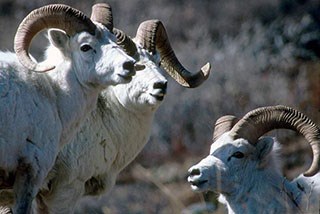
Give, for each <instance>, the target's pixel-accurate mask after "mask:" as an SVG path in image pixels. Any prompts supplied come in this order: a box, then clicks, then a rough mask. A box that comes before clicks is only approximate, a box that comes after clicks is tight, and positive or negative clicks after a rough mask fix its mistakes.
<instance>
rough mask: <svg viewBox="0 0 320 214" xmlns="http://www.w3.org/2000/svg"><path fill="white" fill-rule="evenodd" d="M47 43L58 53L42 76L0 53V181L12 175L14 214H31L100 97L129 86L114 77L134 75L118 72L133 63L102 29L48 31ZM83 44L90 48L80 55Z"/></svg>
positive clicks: (108, 33) (9, 54)
mask: <svg viewBox="0 0 320 214" xmlns="http://www.w3.org/2000/svg"><path fill="white" fill-rule="evenodd" d="M49 39H50V43H51V45H52V46H55V47H56V48H57V49H59V51H56V53H55V54H53V53H51V54H48V55H47V61H46V62H44V63H51V64H53V65H55V66H56V67H55V69H54V70H52V71H49V72H47V73H43V74H39V73H34V72H32V71H28V70H27V69H25V68H24V67H23V66H22V65H21V64H20V63H19V62H18V60H17V59H16V56H15V55H14V54H12V53H0V58H1V60H0V118H1V120H0V178H2V179H4V180H6V179H8V177H7V176H9V175H15V182H14V184H13V191H14V194H15V195H16V198H15V201H16V204H15V207H14V209H13V211H14V212H15V213H29V212H30V209H31V201H32V199H33V198H34V197H35V196H36V194H37V192H38V190H39V188H40V186H41V185H42V184H43V181H44V179H45V177H46V176H47V173H48V172H49V170H50V169H51V168H52V166H53V164H54V160H55V158H56V156H57V154H58V151H59V149H60V148H62V146H63V145H65V144H67V143H69V142H70V141H71V139H72V138H73V136H74V135H75V133H76V132H77V130H78V129H79V128H80V124H81V123H82V122H83V120H84V119H85V118H86V117H87V115H88V113H90V112H91V111H92V110H93V108H94V107H95V106H96V102H97V99H98V95H99V92H100V91H101V90H102V89H104V88H105V87H107V86H109V85H115V84H119V83H126V82H128V80H127V79H123V78H121V77H120V76H119V74H121V75H130V76H131V75H132V73H134V72H133V71H128V70H124V69H123V63H125V62H129V61H130V62H131V63H133V59H132V58H131V57H129V56H127V55H126V54H125V53H124V52H123V51H122V50H120V48H119V47H118V46H117V45H116V44H115V43H114V41H115V37H114V36H113V35H112V34H111V33H110V32H109V31H108V30H107V29H106V28H105V27H103V26H102V25H99V24H97V30H96V36H92V35H91V34H89V33H87V32H81V33H78V34H75V35H74V36H72V37H69V36H67V35H66V34H65V33H64V32H63V31H60V30H51V31H49ZM84 44H89V45H90V46H91V47H92V49H91V50H89V51H87V52H82V51H81V50H80V47H81V45H84ZM130 78H131V77H130ZM0 185H1V184H0Z"/></svg>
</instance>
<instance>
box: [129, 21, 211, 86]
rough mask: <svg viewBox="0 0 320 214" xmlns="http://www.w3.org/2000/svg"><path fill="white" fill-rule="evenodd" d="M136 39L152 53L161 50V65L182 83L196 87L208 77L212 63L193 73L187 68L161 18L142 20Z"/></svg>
mask: <svg viewBox="0 0 320 214" xmlns="http://www.w3.org/2000/svg"><path fill="white" fill-rule="evenodd" d="M135 38H136V41H137V42H138V43H139V44H140V45H141V46H142V47H143V48H145V49H147V50H148V51H150V52H151V53H152V54H154V53H155V51H156V50H158V51H159V53H160V57H161V61H160V65H161V66H162V67H163V68H164V69H165V70H166V72H168V73H169V74H170V76H171V77H172V78H173V79H175V80H176V81H177V82H178V83H179V84H180V85H182V86H184V87H188V88H195V87H197V86H199V85H201V84H202V83H203V82H204V81H205V80H206V79H207V78H208V77H209V73H210V69H211V65H210V63H207V64H206V65H204V66H203V67H202V68H201V70H200V71H198V72H196V73H191V72H190V71H188V70H186V69H185V68H184V67H183V66H182V64H181V63H180V62H179V60H178V59H177V57H176V55H175V53H174V51H173V50H172V48H171V45H170V42H169V39H168V36H167V33H166V30H165V28H164V26H163V24H162V22H161V21H159V20H148V21H145V22H142V23H141V24H140V26H139V28H138V30H137V34H136V37H135Z"/></svg>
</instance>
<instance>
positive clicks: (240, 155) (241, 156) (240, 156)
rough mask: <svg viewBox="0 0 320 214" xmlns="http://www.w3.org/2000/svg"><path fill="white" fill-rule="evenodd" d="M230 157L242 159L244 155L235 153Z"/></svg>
mask: <svg viewBox="0 0 320 214" xmlns="http://www.w3.org/2000/svg"><path fill="white" fill-rule="evenodd" d="M232 157H235V158H243V157H244V154H243V153H242V152H235V153H233V154H232Z"/></svg>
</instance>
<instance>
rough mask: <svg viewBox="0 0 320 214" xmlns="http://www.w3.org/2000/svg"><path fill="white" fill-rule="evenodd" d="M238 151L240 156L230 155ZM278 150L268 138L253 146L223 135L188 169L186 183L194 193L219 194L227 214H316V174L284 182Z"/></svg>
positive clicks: (319, 178) (319, 187)
mask: <svg viewBox="0 0 320 214" xmlns="http://www.w3.org/2000/svg"><path fill="white" fill-rule="evenodd" d="M239 151H240V152H242V153H243V154H244V157H242V158H239V157H238V158H237V157H235V156H234V154H236V153H235V152H239ZM278 151H279V144H278V143H277V142H276V141H275V139H273V138H271V137H262V138H260V139H259V142H258V143H257V145H256V146H253V145H251V144H249V143H248V141H247V140H245V139H237V140H233V139H232V138H231V137H230V136H229V135H228V133H225V134H223V135H222V136H221V137H220V138H219V139H217V140H216V142H214V143H213V144H212V145H211V149H210V154H209V156H207V157H206V158H204V159H203V160H201V161H200V162H199V163H198V164H196V165H194V166H192V167H191V168H190V169H189V173H190V176H189V177H188V181H189V182H190V183H191V188H192V189H193V190H194V191H208V190H210V191H215V192H217V193H220V197H219V200H220V202H222V203H224V204H226V206H227V208H228V212H229V213H319V200H320V174H317V175H315V176H313V177H310V178H307V177H304V176H303V175H301V176H299V177H298V178H297V179H295V180H294V181H289V180H287V179H286V178H285V177H283V175H282V173H281V169H282V162H281V160H280V159H279V155H278Z"/></svg>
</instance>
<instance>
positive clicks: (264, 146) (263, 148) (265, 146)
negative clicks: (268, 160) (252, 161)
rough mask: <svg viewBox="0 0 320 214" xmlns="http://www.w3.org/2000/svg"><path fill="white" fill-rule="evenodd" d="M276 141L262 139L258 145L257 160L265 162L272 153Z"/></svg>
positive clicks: (267, 138) (266, 138)
mask: <svg viewBox="0 0 320 214" xmlns="http://www.w3.org/2000/svg"><path fill="white" fill-rule="evenodd" d="M273 143H274V140H273V138H271V137H261V138H260V139H259V140H258V143H257V144H256V150H257V152H258V154H257V158H258V159H259V160H264V159H265V157H266V156H267V155H268V154H269V153H270V152H271V151H272V148H273Z"/></svg>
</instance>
